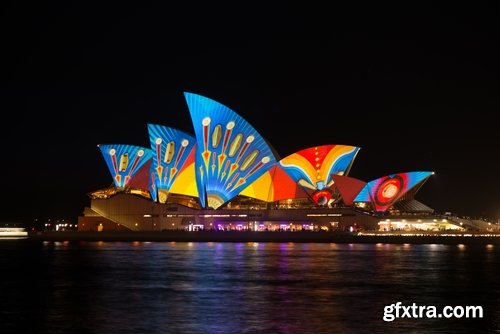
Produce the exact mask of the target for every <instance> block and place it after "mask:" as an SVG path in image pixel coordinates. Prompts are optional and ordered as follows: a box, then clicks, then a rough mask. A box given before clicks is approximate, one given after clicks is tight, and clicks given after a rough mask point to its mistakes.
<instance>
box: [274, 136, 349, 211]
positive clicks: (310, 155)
mask: <svg viewBox="0 0 500 334" xmlns="http://www.w3.org/2000/svg"><path fill="white" fill-rule="evenodd" d="M358 151H359V147H355V146H348V145H323V146H316V147H311V148H306V149H304V150H301V151H298V152H296V153H293V154H291V155H289V156H287V157H285V158H283V159H281V160H280V161H279V164H280V165H281V167H282V168H283V169H284V170H285V172H286V173H288V175H290V177H291V178H292V179H293V180H295V182H297V184H299V185H300V186H301V187H302V188H303V189H304V190H305V191H306V192H307V193H308V194H309V195H310V197H311V199H312V200H313V201H314V202H316V204H320V205H324V204H327V203H328V201H329V200H330V198H331V191H330V187H331V186H332V185H333V179H332V175H335V174H339V175H345V174H347V173H348V172H349V168H350V167H351V165H352V162H353V160H354V158H355V157H356V154H357V153H358Z"/></svg>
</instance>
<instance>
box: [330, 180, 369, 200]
mask: <svg viewBox="0 0 500 334" xmlns="http://www.w3.org/2000/svg"><path fill="white" fill-rule="evenodd" d="M332 178H333V182H334V184H335V188H337V189H338V191H339V192H340V196H342V202H344V204H345V205H352V203H353V201H354V199H355V198H356V196H357V195H358V194H359V192H360V191H361V190H362V189H363V188H364V187H365V185H366V182H365V181H361V180H358V179H355V178H353V177H349V176H345V175H332Z"/></svg>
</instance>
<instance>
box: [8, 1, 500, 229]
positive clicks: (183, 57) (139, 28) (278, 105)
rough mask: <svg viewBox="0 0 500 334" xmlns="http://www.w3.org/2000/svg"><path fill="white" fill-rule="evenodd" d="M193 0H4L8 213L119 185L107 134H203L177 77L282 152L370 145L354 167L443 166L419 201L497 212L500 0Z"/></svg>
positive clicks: (64, 204)
mask: <svg viewBox="0 0 500 334" xmlns="http://www.w3.org/2000/svg"><path fill="white" fill-rule="evenodd" d="M183 3H184V4H183V5H175V6H173V5H169V4H167V3H164V4H162V5H158V4H152V3H149V2H144V3H142V2H141V3H135V4H131V3H125V2H116V3H110V2H107V3H106V4H103V3H92V2H62V3H57V2H52V3H51V4H41V3H28V2H24V3H20V2H14V3H11V4H8V5H6V6H5V8H4V10H3V13H2V14H1V15H2V17H1V23H0V24H1V29H2V35H3V36H2V48H1V49H2V56H3V61H2V62H3V66H2V73H1V77H2V81H1V83H2V85H1V90H0V101H1V102H0V103H1V105H0V106H1V110H2V118H3V121H2V131H1V139H2V143H3V147H2V149H3V155H2V156H3V159H2V160H3V161H2V171H3V173H2V174H3V178H2V190H3V191H2V195H1V196H2V198H1V200H2V202H1V203H2V209H1V210H0V218H1V219H2V220H29V219H32V218H34V217H39V218H43V217H66V218H73V219H76V216H77V215H78V214H80V213H81V212H82V211H83V208H84V206H86V205H88V204H89V202H90V201H89V199H88V197H87V196H86V193H88V192H90V191H92V190H96V189H99V188H102V187H106V186H109V185H110V184H111V182H112V180H111V178H110V176H109V172H108V170H107V168H106V165H105V163H104V160H103V159H102V157H101V155H100V151H99V150H98V148H97V144H99V143H102V144H105V143H124V144H133V145H142V146H146V147H148V146H149V138H148V133H147V127H146V124H147V123H158V124H164V125H167V126H172V127H175V128H178V129H180V130H183V131H187V132H190V133H193V129H192V124H191V120H190V118H189V111H188V109H187V105H186V103H185V100H184V96H183V92H184V91H189V92H193V93H198V94H201V95H205V96H207V97H209V98H212V99H214V100H216V101H218V102H221V103H223V104H225V105H226V106H228V107H230V108H231V109H233V110H234V111H236V112H237V113H238V114H240V115H241V116H243V117H244V118H245V119H246V120H247V121H249V122H250V123H251V124H252V125H253V126H254V127H255V128H256V129H257V130H258V131H259V132H260V134H261V135H262V136H263V137H264V138H266V139H267V140H268V141H269V142H270V143H271V144H272V145H273V146H274V148H275V149H276V150H277V151H278V152H279V153H280V155H281V157H285V156H286V155H288V154H291V153H293V152H295V151H298V150H300V149H303V148H307V147H311V146H315V145H325V144H348V145H355V146H360V147H361V151H360V152H359V154H358V156H357V158H356V160H355V163H354V165H353V168H352V169H351V173H350V176H353V177H357V178H360V179H362V180H365V181H370V180H372V179H375V178H378V177H381V176H384V175H387V174H391V173H397V172H406V171H416V170H433V171H435V172H436V175H434V176H433V177H431V178H430V179H429V180H428V181H427V183H426V184H425V185H424V187H423V188H422V189H421V190H420V192H419V193H418V194H417V199H419V200H421V201H422V202H424V203H426V204H427V205H429V206H431V207H433V208H434V209H436V210H437V211H440V212H445V211H452V212H455V213H457V214H460V215H470V216H484V217H488V218H493V219H498V218H500V196H499V191H498V190H499V185H500V177H499V174H498V171H499V170H500V168H499V167H500V166H499V165H500V164H499V162H498V152H499V150H498V144H499V143H500V140H499V139H500V136H499V131H498V128H499V123H498V121H497V119H498V116H497V114H498V110H499V107H500V97H499V74H500V67H499V59H500V57H499V56H500V52H499V51H500V48H499V35H498V32H499V29H498V24H499V23H498V19H497V18H498V14H499V13H498V10H497V8H493V7H488V6H484V7H480V6H479V5H476V7H470V4H469V7H465V6H464V7H446V8H445V7H443V8H438V7H436V6H431V5H426V4H424V3H420V2H415V3H413V4H405V5H404V7H403V5H401V4H399V5H394V4H392V5H385V7H383V6H382V7H380V4H378V3H377V4H376V5H372V6H371V7H366V5H365V4H362V3H351V4H349V5H337V4H333V5H332V4H330V6H332V7H333V8H329V7H325V8H322V7H321V6H319V5H318V6H314V5H313V4H310V5H308V7H307V8H304V7H301V6H299V4H297V5H290V4H286V3H284V2H281V3H277V2H274V4H273V5H272V6H271V5H269V4H264V5H262V6H257V5H256V3H255V2H251V3H250V2H249V3H238V2H232V3H230V4H221V3H214V2H202V3H201V4H195V3H193V2H188V1H187V2H183ZM299 115H300V116H299ZM270 119H279V121H270Z"/></svg>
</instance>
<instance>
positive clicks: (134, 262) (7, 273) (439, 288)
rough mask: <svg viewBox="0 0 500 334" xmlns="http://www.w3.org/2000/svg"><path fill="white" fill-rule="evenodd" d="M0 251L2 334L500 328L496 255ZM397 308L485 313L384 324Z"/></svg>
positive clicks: (100, 247)
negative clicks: (473, 308) (471, 308)
mask: <svg viewBox="0 0 500 334" xmlns="http://www.w3.org/2000/svg"><path fill="white" fill-rule="evenodd" d="M0 250H1V251H2V254H3V256H2V257H1V258H0V265H1V266H2V268H3V270H2V273H3V278H2V279H3V281H2V282H3V289H2V290H1V292H0V297H1V300H2V301H3V303H1V304H0V305H1V306H0V311H1V315H2V320H3V327H4V329H3V330H2V333H4V332H5V333H9V332H12V333H14V332H21V331H22V330H25V331H27V332H30V333H77V332H82V333H143V332H147V333H332V332H341V333H365V332H370V333H374V332H375V333H390V332H398V333H399V332H416V333H428V332H429V328H432V332H442V333H449V332H466V331H470V330H471V329H474V331H475V332H476V333H477V332H478V331H481V330H487V329H488V330H492V329H495V328H496V326H497V325H498V317H499V314H498V311H497V300H498V298H499V296H500V294H499V290H498V284H497V278H498V275H499V274H500V270H499V269H498V266H497V265H496V263H497V262H498V260H499V254H500V253H499V252H498V250H497V249H495V248H494V247H488V246H484V245H483V246H466V247H460V246H457V245H450V246H448V245H439V244H435V245H411V244H399V245H393V244H313V243H214V242H211V243H181V242H168V243H155V242H148V243H145V242H131V243H125V242H84V243H82V242H79V243H57V242H44V243H26V242H24V243H21V242H18V243H15V244H14V243H8V244H7V243H0ZM19 291H22V292H23V293H22V294H20V293H19ZM397 301H401V302H403V303H404V304H406V305H410V304H411V303H417V304H420V305H435V306H437V307H443V306H445V305H464V306H465V305H482V306H483V307H484V308H485V318H484V319H477V320H466V319H460V320H457V319H446V320H443V319H440V320H429V319H398V320H396V321H394V322H392V323H387V322H384V321H383V320H382V315H383V309H384V306H386V305H390V304H392V303H395V302H397ZM19 319H31V320H30V321H21V322H20V321H19Z"/></svg>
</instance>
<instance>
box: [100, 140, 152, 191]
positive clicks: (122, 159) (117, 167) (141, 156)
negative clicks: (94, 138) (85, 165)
mask: <svg viewBox="0 0 500 334" xmlns="http://www.w3.org/2000/svg"><path fill="white" fill-rule="evenodd" d="M98 147H99V149H100V150H101V153H102V156H103V157H104V160H105V161H106V164H107V165H108V169H109V171H110V173H111V176H112V177H113V181H114V183H115V186H116V187H117V188H124V187H127V186H129V182H130V180H131V179H132V178H133V177H134V175H135V173H136V172H137V171H138V170H139V169H140V168H141V167H142V166H143V165H144V164H145V163H146V162H147V161H148V160H150V159H151V158H152V156H153V154H152V152H151V150H150V149H149V148H145V147H141V146H133V145H123V144H105V145H98Z"/></svg>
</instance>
